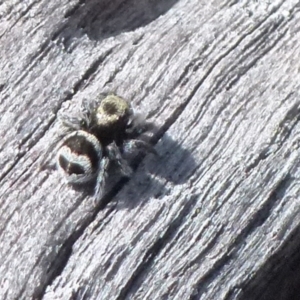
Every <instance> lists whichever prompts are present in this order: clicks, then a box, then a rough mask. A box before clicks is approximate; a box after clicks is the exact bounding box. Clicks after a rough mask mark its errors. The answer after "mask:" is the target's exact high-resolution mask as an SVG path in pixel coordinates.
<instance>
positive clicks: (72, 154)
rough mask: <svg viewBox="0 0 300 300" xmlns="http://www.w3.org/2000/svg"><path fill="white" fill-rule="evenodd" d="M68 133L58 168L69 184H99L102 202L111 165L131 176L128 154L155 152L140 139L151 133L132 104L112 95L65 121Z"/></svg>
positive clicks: (85, 103) (63, 140) (103, 97)
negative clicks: (146, 132)
mask: <svg viewBox="0 0 300 300" xmlns="http://www.w3.org/2000/svg"><path fill="white" fill-rule="evenodd" d="M63 123H64V125H65V126H66V128H67V129H68V133H67V134H66V135H65V137H64V138H63V139H62V141H61V143H60V146H59V149H58V152H57V166H58V169H59V170H60V171H61V173H62V174H63V175H64V177H65V178H66V179H67V181H68V182H69V183H72V184H82V183H87V182H92V181H95V194H96V197H97V198H99V197H100V195H101V193H102V191H103V186H104V183H105V178H106V177H107V176H108V170H109V167H110V165H111V164H114V165H115V166H117V167H118V169H119V170H120V172H121V174H122V175H125V176H130V175H131V173H132V169H131V167H130V166H129V163H128V162H127V160H126V159H125V157H126V153H128V152H132V151H134V150H137V151H144V152H145V151H151V152H153V153H155V151H154V149H153V148H152V146H151V145H150V144H148V143H147V142H145V141H144V140H142V139H140V136H141V134H142V133H144V132H145V131H146V130H147V126H145V124H146V123H145V122H142V121H141V118H140V117H139V115H138V114H136V113H135V112H134V110H133V109H132V107H131V105H130V103H129V102H127V101H126V100H124V99H122V98H121V97H118V96H116V95H113V94H110V95H106V96H102V97H100V98H99V99H97V100H96V101H92V102H84V105H83V109H82V111H81V114H80V116H78V117H75V118H74V117H71V118H70V117H65V118H63Z"/></svg>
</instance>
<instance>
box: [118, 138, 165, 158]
mask: <svg viewBox="0 0 300 300" xmlns="http://www.w3.org/2000/svg"><path fill="white" fill-rule="evenodd" d="M123 151H124V153H129V154H130V153H132V152H134V151H138V152H142V153H144V154H145V153H147V152H150V153H152V154H154V155H156V156H159V154H158V153H157V151H156V150H155V149H154V148H153V146H152V145H151V144H149V143H147V142H145V141H143V140H137V139H132V140H127V141H125V142H124V143H123Z"/></svg>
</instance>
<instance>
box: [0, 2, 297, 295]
mask: <svg viewBox="0 0 300 300" xmlns="http://www.w3.org/2000/svg"><path fill="white" fill-rule="evenodd" d="M299 7H300V1H295V0H289V1H279V0H278V1H275V0H274V1H254V0H251V1H247V0H243V1H217V0H215V1H210V2H209V3H208V1H199V0H178V1H175V0H161V1H158V0H157V1H146V0H139V1H122V0H112V1H111V0H103V1H101V0H99V1H96V0H91V1H74V0H72V1H70V0H67V1H66V0H60V1H48V0H40V1H33V0H29V1H21V0H15V1H13V0H9V1H2V2H1V3H0V16H1V19H0V45H1V49H0V64H1V72H0V87H1V102H0V111H1V121H0V137H1V143H0V146H1V147H0V151H1V152H0V167H1V170H0V172H1V173H0V180H1V186H0V198H1V202H0V212H1V214H0V234H1V240H0V262H1V264H0V298H1V299H119V300H121V299H178V300H179V299H190V300H196V299H295V298H293V297H296V295H298V293H299V288H298V287H299V282H300V276H299V273H300V272H299V270H300V269H299V259H300V238H299V233H300V217H299V213H300V199H299V194H300V178H299V177H300V176H299V175H300V173H299V168H300V165H299V160H300V155H299V141H300V126H299V122H298V121H299V107H300V106H299V103H300V98H299V92H298V90H299V86H300V75H299V70H300V69H299V68H300V63H299V57H300V32H299V24H300V12H299ZM105 91H115V92H117V93H118V94H119V95H122V96H123V97H125V98H127V99H131V100H132V102H133V104H134V105H135V106H136V107H137V108H138V109H139V110H141V111H143V112H145V113H146V115H147V117H148V119H149V120H152V121H155V122H156V124H157V130H156V131H155V134H154V136H153V142H154V143H156V146H155V148H156V150H157V151H158V152H159V154H160V156H161V158H160V159H157V158H155V157H153V156H151V155H147V156H146V157H145V158H144V159H143V160H142V162H141V163H140V165H139V166H138V168H137V170H136V172H135V174H134V176H133V177H132V178H131V180H129V181H128V182H122V183H121V184H119V185H117V186H116V187H115V188H113V189H112V191H111V192H109V191H108V196H106V197H104V199H103V200H102V201H100V202H99V203H98V204H97V205H96V206H95V205H94V202H93V199H92V196H86V195H85V193H84V192H82V191H75V190H74V189H72V188H71V187H69V186H66V185H64V184H63V183H62V180H61V177H60V176H59V174H58V173H57V172H56V171H49V170H40V169H39V164H40V154H41V153H42V152H43V151H44V149H46V148H47V147H48V146H49V145H51V143H52V141H53V140H54V137H55V135H56V134H58V133H59V131H60V128H59V126H58V122H57V116H58V115H59V114H60V113H61V112H62V111H65V112H70V113H71V112H73V111H74V110H76V109H78V107H79V106H80V103H81V101H82V99H83V98H93V97H96V96H97V94H98V93H99V92H105Z"/></svg>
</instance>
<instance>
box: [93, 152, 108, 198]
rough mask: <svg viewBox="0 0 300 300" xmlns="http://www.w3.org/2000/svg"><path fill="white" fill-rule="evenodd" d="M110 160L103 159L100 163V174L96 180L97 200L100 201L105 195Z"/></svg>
mask: <svg viewBox="0 0 300 300" xmlns="http://www.w3.org/2000/svg"><path fill="white" fill-rule="evenodd" d="M108 168H109V158H108V157H103V158H102V159H101V162H100V166H99V172H98V175H97V178H96V185H95V198H96V200H99V199H100V198H101V196H102V194H103V191H104V186H105V181H106V178H107V175H108Z"/></svg>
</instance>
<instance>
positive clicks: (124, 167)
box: [106, 142, 132, 177]
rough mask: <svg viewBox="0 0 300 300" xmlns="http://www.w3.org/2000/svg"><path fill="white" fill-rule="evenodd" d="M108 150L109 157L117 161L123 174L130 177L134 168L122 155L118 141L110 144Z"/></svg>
mask: <svg viewBox="0 0 300 300" xmlns="http://www.w3.org/2000/svg"><path fill="white" fill-rule="evenodd" d="M106 150H107V154H108V157H109V158H110V159H111V160H112V161H114V162H116V164H117V165H118V166H119V168H120V170H121V172H122V173H123V175H124V176H126V177H130V176H131V174H132V169H131V167H130V166H129V164H128V162H127V161H126V159H124V158H123V157H122V154H121V152H120V149H119V148H118V146H117V145H116V143H115V142H113V143H111V144H109V145H108V146H107V147H106Z"/></svg>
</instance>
